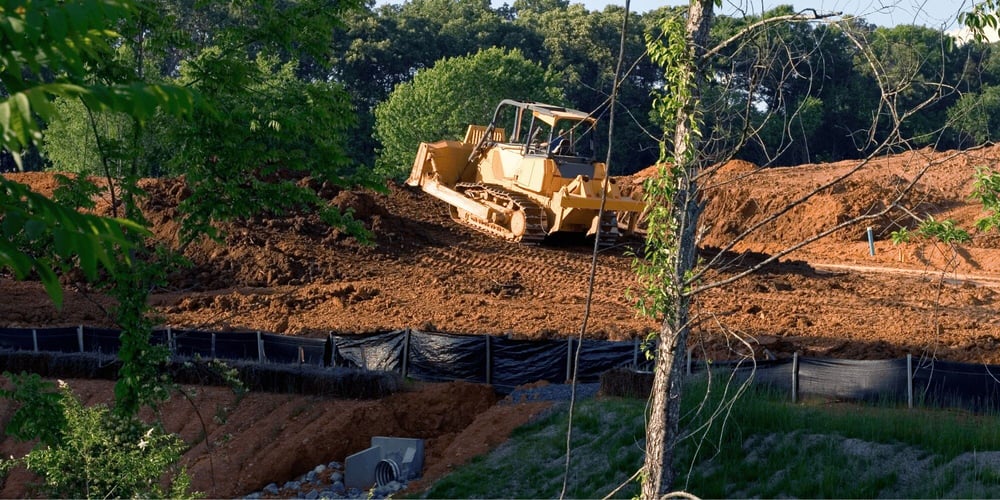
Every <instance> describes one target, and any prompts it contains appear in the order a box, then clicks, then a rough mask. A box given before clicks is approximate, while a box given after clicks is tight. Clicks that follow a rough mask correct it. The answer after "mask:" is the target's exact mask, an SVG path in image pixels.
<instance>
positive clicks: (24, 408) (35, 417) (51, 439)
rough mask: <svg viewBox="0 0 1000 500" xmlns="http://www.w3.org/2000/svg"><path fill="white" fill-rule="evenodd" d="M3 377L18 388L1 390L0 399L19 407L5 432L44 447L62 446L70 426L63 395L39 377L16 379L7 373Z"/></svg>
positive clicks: (22, 375) (18, 377) (25, 375)
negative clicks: (63, 434)
mask: <svg viewBox="0 0 1000 500" xmlns="http://www.w3.org/2000/svg"><path fill="white" fill-rule="evenodd" d="M3 376H4V378H6V379H8V380H10V382H11V385H13V386H14V388H13V389H11V390H7V389H2V390H0V397H2V398H4V399H9V400H11V401H13V402H15V403H18V404H19V406H18V408H17V409H16V410H14V414H13V415H12V416H11V417H10V421H8V422H7V427H6V429H5V430H4V432H6V433H7V435H8V436H13V437H15V438H17V439H19V440H21V441H30V440H32V439H35V438H38V440H39V442H40V443H41V444H43V445H49V446H52V445H55V444H58V443H59V441H60V440H61V439H62V435H61V433H62V429H63V428H64V427H65V425H66V415H64V414H63V407H62V403H63V401H62V398H63V395H62V394H61V393H59V392H56V391H53V390H52V389H53V388H54V387H55V386H54V385H53V384H52V382H48V381H44V380H42V377H40V376H38V374H37V373H31V374H28V373H24V372H22V373H21V374H20V375H14V374H12V373H10V372H4V373H3Z"/></svg>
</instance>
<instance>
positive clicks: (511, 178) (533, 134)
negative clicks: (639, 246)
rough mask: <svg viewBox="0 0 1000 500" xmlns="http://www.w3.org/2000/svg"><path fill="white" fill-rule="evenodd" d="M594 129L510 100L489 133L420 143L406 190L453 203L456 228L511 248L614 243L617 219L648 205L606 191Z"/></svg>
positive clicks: (575, 116)
mask: <svg viewBox="0 0 1000 500" xmlns="http://www.w3.org/2000/svg"><path fill="white" fill-rule="evenodd" d="M595 125H596V120H595V119H594V118H593V117H591V116H590V115H588V114H587V113H584V112H582V111H577V110H574V109H569V108H564V107H559V106H551V105H548V104H541V103H535V102H522V101H514V100H509V99H507V100H504V101H501V102H500V104H499V105H498V106H497V108H496V111H495V112H494V114H493V120H492V121H491V122H490V123H489V124H488V125H470V126H469V128H468V130H467V132H466V134H465V139H464V140H462V141H448V140H445V141H438V142H431V143H426V142H425V143H421V144H420V148H419V149H418V151H417V156H416V158H415V160H414V162H413V170H412V171H411V172H410V176H409V178H408V179H407V181H406V183H407V184H409V185H410V186H420V188H421V189H423V190H424V191H425V192H427V193H428V194H430V195H432V196H434V197H436V198H439V199H441V200H442V201H444V202H445V203H447V204H448V205H449V212H450V214H451V217H452V219H454V220H455V221H456V222H458V223H460V224H463V225H466V226H469V227H471V228H473V229H476V230H478V231H481V232H484V233H487V234H489V235H492V236H495V237H498V238H503V239H506V240H509V241H512V242H520V243H538V242H541V240H543V239H544V238H545V237H546V236H547V235H549V234H553V233H557V232H568V233H584V232H585V233H586V234H588V235H592V234H595V233H596V232H597V231H601V239H602V240H603V241H605V242H607V243H609V242H613V241H614V240H615V239H617V238H618V236H619V227H618V214H623V213H625V212H642V210H643V209H644V208H645V205H644V203H643V202H641V201H638V200H633V199H631V198H628V197H625V196H622V195H621V193H620V191H619V189H618V186H616V185H615V183H614V180H613V179H608V182H607V184H606V186H605V182H604V181H605V178H606V177H607V175H608V172H607V168H606V166H605V165H604V163H601V162H599V161H597V160H596V159H595V158H594V151H595V150H594V141H593V138H594V136H595V135H596V134H595V130H594V128H595ZM602 189H607V200H606V203H605V213H604V218H603V220H600V218H599V217H598V213H599V210H600V206H601V192H602ZM627 219H628V220H636V219H637V217H628V218H627ZM628 229H630V230H634V228H628Z"/></svg>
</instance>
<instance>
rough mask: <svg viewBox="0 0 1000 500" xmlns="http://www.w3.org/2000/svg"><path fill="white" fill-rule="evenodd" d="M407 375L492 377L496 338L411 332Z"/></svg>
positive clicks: (477, 379) (423, 377)
mask: <svg viewBox="0 0 1000 500" xmlns="http://www.w3.org/2000/svg"><path fill="white" fill-rule="evenodd" d="M404 340H407V342H406V343H405V344H404V346H405V347H406V349H404V351H405V352H404V353H403V354H404V358H403V360H404V361H403V363H404V369H403V370H404V374H405V375H406V376H408V377H413V378H416V379H421V380H465V381H469V382H478V383H486V382H487V380H489V378H490V377H489V371H490V370H489V361H488V353H489V352H490V351H491V347H492V346H490V345H487V344H489V343H491V342H492V341H493V340H494V339H493V338H492V337H489V336H486V337H479V336H464V335H450V334H444V333H424V332H419V331H416V330H411V331H409V334H408V338H407V339H404Z"/></svg>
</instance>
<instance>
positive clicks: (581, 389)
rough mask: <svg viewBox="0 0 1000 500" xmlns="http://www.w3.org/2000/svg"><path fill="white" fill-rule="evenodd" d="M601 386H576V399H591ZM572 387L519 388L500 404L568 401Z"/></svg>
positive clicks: (557, 385)
mask: <svg viewBox="0 0 1000 500" xmlns="http://www.w3.org/2000/svg"><path fill="white" fill-rule="evenodd" d="M600 386H601V384H597V383H594V384H577V385H576V398H577V399H585V398H592V397H594V396H596V395H597V390H598V389H599V388H600ZM572 391H573V387H572V386H571V385H570V384H545V385H539V386H535V387H531V386H520V387H516V388H514V390H513V391H512V392H511V393H510V394H509V395H507V397H506V398H504V399H503V401H501V402H500V404H517V403H530V402H534V401H569V398H570V394H572Z"/></svg>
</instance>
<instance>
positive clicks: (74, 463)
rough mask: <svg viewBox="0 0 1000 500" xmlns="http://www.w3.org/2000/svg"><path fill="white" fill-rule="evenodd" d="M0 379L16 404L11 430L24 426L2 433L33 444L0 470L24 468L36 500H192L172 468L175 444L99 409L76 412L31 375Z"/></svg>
mask: <svg viewBox="0 0 1000 500" xmlns="http://www.w3.org/2000/svg"><path fill="white" fill-rule="evenodd" d="M4 375H5V376H6V377H8V378H10V379H11V380H12V382H13V383H14V387H15V388H14V390H12V391H3V392H2V395H3V396H4V397H8V398H11V399H13V400H15V401H17V402H19V403H21V407H20V408H19V409H18V410H17V411H16V412H15V414H14V417H13V418H12V419H11V422H12V423H17V422H29V423H30V425H9V426H8V428H7V433H8V434H10V435H13V436H15V437H17V438H18V439H22V440H29V439H34V438H36V437H37V438H40V441H39V444H38V446H36V447H35V448H34V449H33V450H32V451H31V452H29V453H28V454H27V455H25V456H24V457H21V458H19V459H12V460H3V461H2V462H0V470H3V471H7V470H9V469H10V468H11V467H13V466H15V465H24V466H25V467H26V468H27V469H28V470H29V471H31V472H34V473H35V474H37V475H38V476H39V477H40V478H41V480H42V482H41V483H40V484H38V485H36V488H37V493H38V494H41V495H44V496H46V497H49V498H109V497H110V498H136V497H142V498H160V497H162V498H184V497H186V498H192V497H193V496H194V495H192V494H191V493H189V492H188V489H189V488H190V479H189V477H188V476H187V474H186V473H185V471H184V470H183V469H179V468H178V466H177V465H176V464H177V461H178V460H179V459H180V456H181V452H182V451H183V449H184V443H183V442H182V441H181V440H180V438H178V437H177V436H175V435H173V434H170V433H167V432H165V431H164V430H163V429H162V428H161V427H159V426H157V425H149V424H146V423H144V422H141V421H140V420H138V419H137V418H135V417H132V416H120V415H117V414H114V413H112V412H111V410H110V409H109V408H108V407H107V406H105V405H95V406H90V407H86V406H83V405H82V404H81V403H80V401H79V400H78V399H77V398H76V396H75V395H74V394H73V392H72V391H71V390H70V389H69V387H68V386H66V384H65V383H63V382H61V381H60V386H61V387H60V389H59V390H58V391H55V390H54V388H55V386H54V384H52V383H51V382H45V381H42V380H41V377H39V376H38V375H36V374H31V375H27V374H24V373H22V374H21V375H20V376H11V375H10V374H9V373H5V374H4ZM57 409H58V410H59V411H54V410H57ZM163 479H167V480H168V481H167V484H168V486H167V487H166V488H164V487H163V486H162V485H161V480H163Z"/></svg>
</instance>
